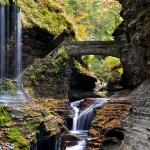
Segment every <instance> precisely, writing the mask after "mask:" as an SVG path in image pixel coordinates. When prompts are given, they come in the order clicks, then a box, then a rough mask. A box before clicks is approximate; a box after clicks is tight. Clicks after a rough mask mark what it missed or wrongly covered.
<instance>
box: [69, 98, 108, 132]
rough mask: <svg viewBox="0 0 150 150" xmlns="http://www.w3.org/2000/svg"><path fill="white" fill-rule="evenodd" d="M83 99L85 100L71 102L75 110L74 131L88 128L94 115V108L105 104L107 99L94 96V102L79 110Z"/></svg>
mask: <svg viewBox="0 0 150 150" xmlns="http://www.w3.org/2000/svg"><path fill="white" fill-rule="evenodd" d="M82 101H83V100H79V101H76V102H72V103H71V107H72V108H73V110H74V117H73V131H77V130H88V129H89V128H90V126H91V122H92V119H93V117H94V108H96V107H98V106H101V105H102V104H104V103H105V102H106V101H107V99H105V98H93V102H92V103H91V104H90V106H89V107H87V108H85V109H84V110H82V111H80V112H79V104H80V103H81V102H82Z"/></svg>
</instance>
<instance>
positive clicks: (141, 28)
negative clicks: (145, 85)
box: [114, 0, 150, 87]
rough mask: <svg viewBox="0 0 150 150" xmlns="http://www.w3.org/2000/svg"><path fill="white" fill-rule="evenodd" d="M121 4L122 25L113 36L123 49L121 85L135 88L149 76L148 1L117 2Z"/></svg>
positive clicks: (149, 13)
mask: <svg viewBox="0 0 150 150" xmlns="http://www.w3.org/2000/svg"><path fill="white" fill-rule="evenodd" d="M119 1H120V3H121V4H122V6H123V8H122V12H121V16H122V18H123V22H122V24H121V25H120V26H119V27H118V28H117V30H116V31H115V33H114V35H115V38H116V40H119V41H120V42H121V43H122V44H123V45H124V48H123V49H122V51H121V62H122V64H123V68H124V75H123V80H122V81H123V85H124V86H126V87H127V86H137V85H139V84H140V83H141V82H142V81H143V80H145V79H146V78H148V77H149V76H150V51H149V49H150V42H149V41H150V32H149V27H150V21H149V20H150V9H149V8H150V1H149V0H124V1H123V0H119Z"/></svg>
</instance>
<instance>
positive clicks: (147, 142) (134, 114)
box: [120, 80, 150, 150]
mask: <svg viewBox="0 0 150 150" xmlns="http://www.w3.org/2000/svg"><path fill="white" fill-rule="evenodd" d="M129 101H130V102H131V106H132V108H131V109H130V113H129V115H128V116H127V117H126V118H125V120H124V121H125V127H124V128H125V139H124V141H123V144H122V146H121V147H120V149H121V150H149V148H150V80H147V81H145V82H144V83H142V84H141V85H140V86H139V87H138V88H137V89H135V90H134V91H133V92H132V93H131V95H130V97H129Z"/></svg>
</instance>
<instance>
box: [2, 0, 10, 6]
mask: <svg viewBox="0 0 150 150" xmlns="http://www.w3.org/2000/svg"><path fill="white" fill-rule="evenodd" d="M8 2H9V1H8V0H0V4H3V5H6V4H8Z"/></svg>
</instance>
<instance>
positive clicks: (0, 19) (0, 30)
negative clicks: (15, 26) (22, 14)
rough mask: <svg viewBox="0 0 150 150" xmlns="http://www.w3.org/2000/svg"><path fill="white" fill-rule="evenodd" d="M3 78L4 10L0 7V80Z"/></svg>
mask: <svg viewBox="0 0 150 150" xmlns="http://www.w3.org/2000/svg"><path fill="white" fill-rule="evenodd" d="M4 77H5V8H4V6H2V5H0V78H1V79H3V78H4Z"/></svg>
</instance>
